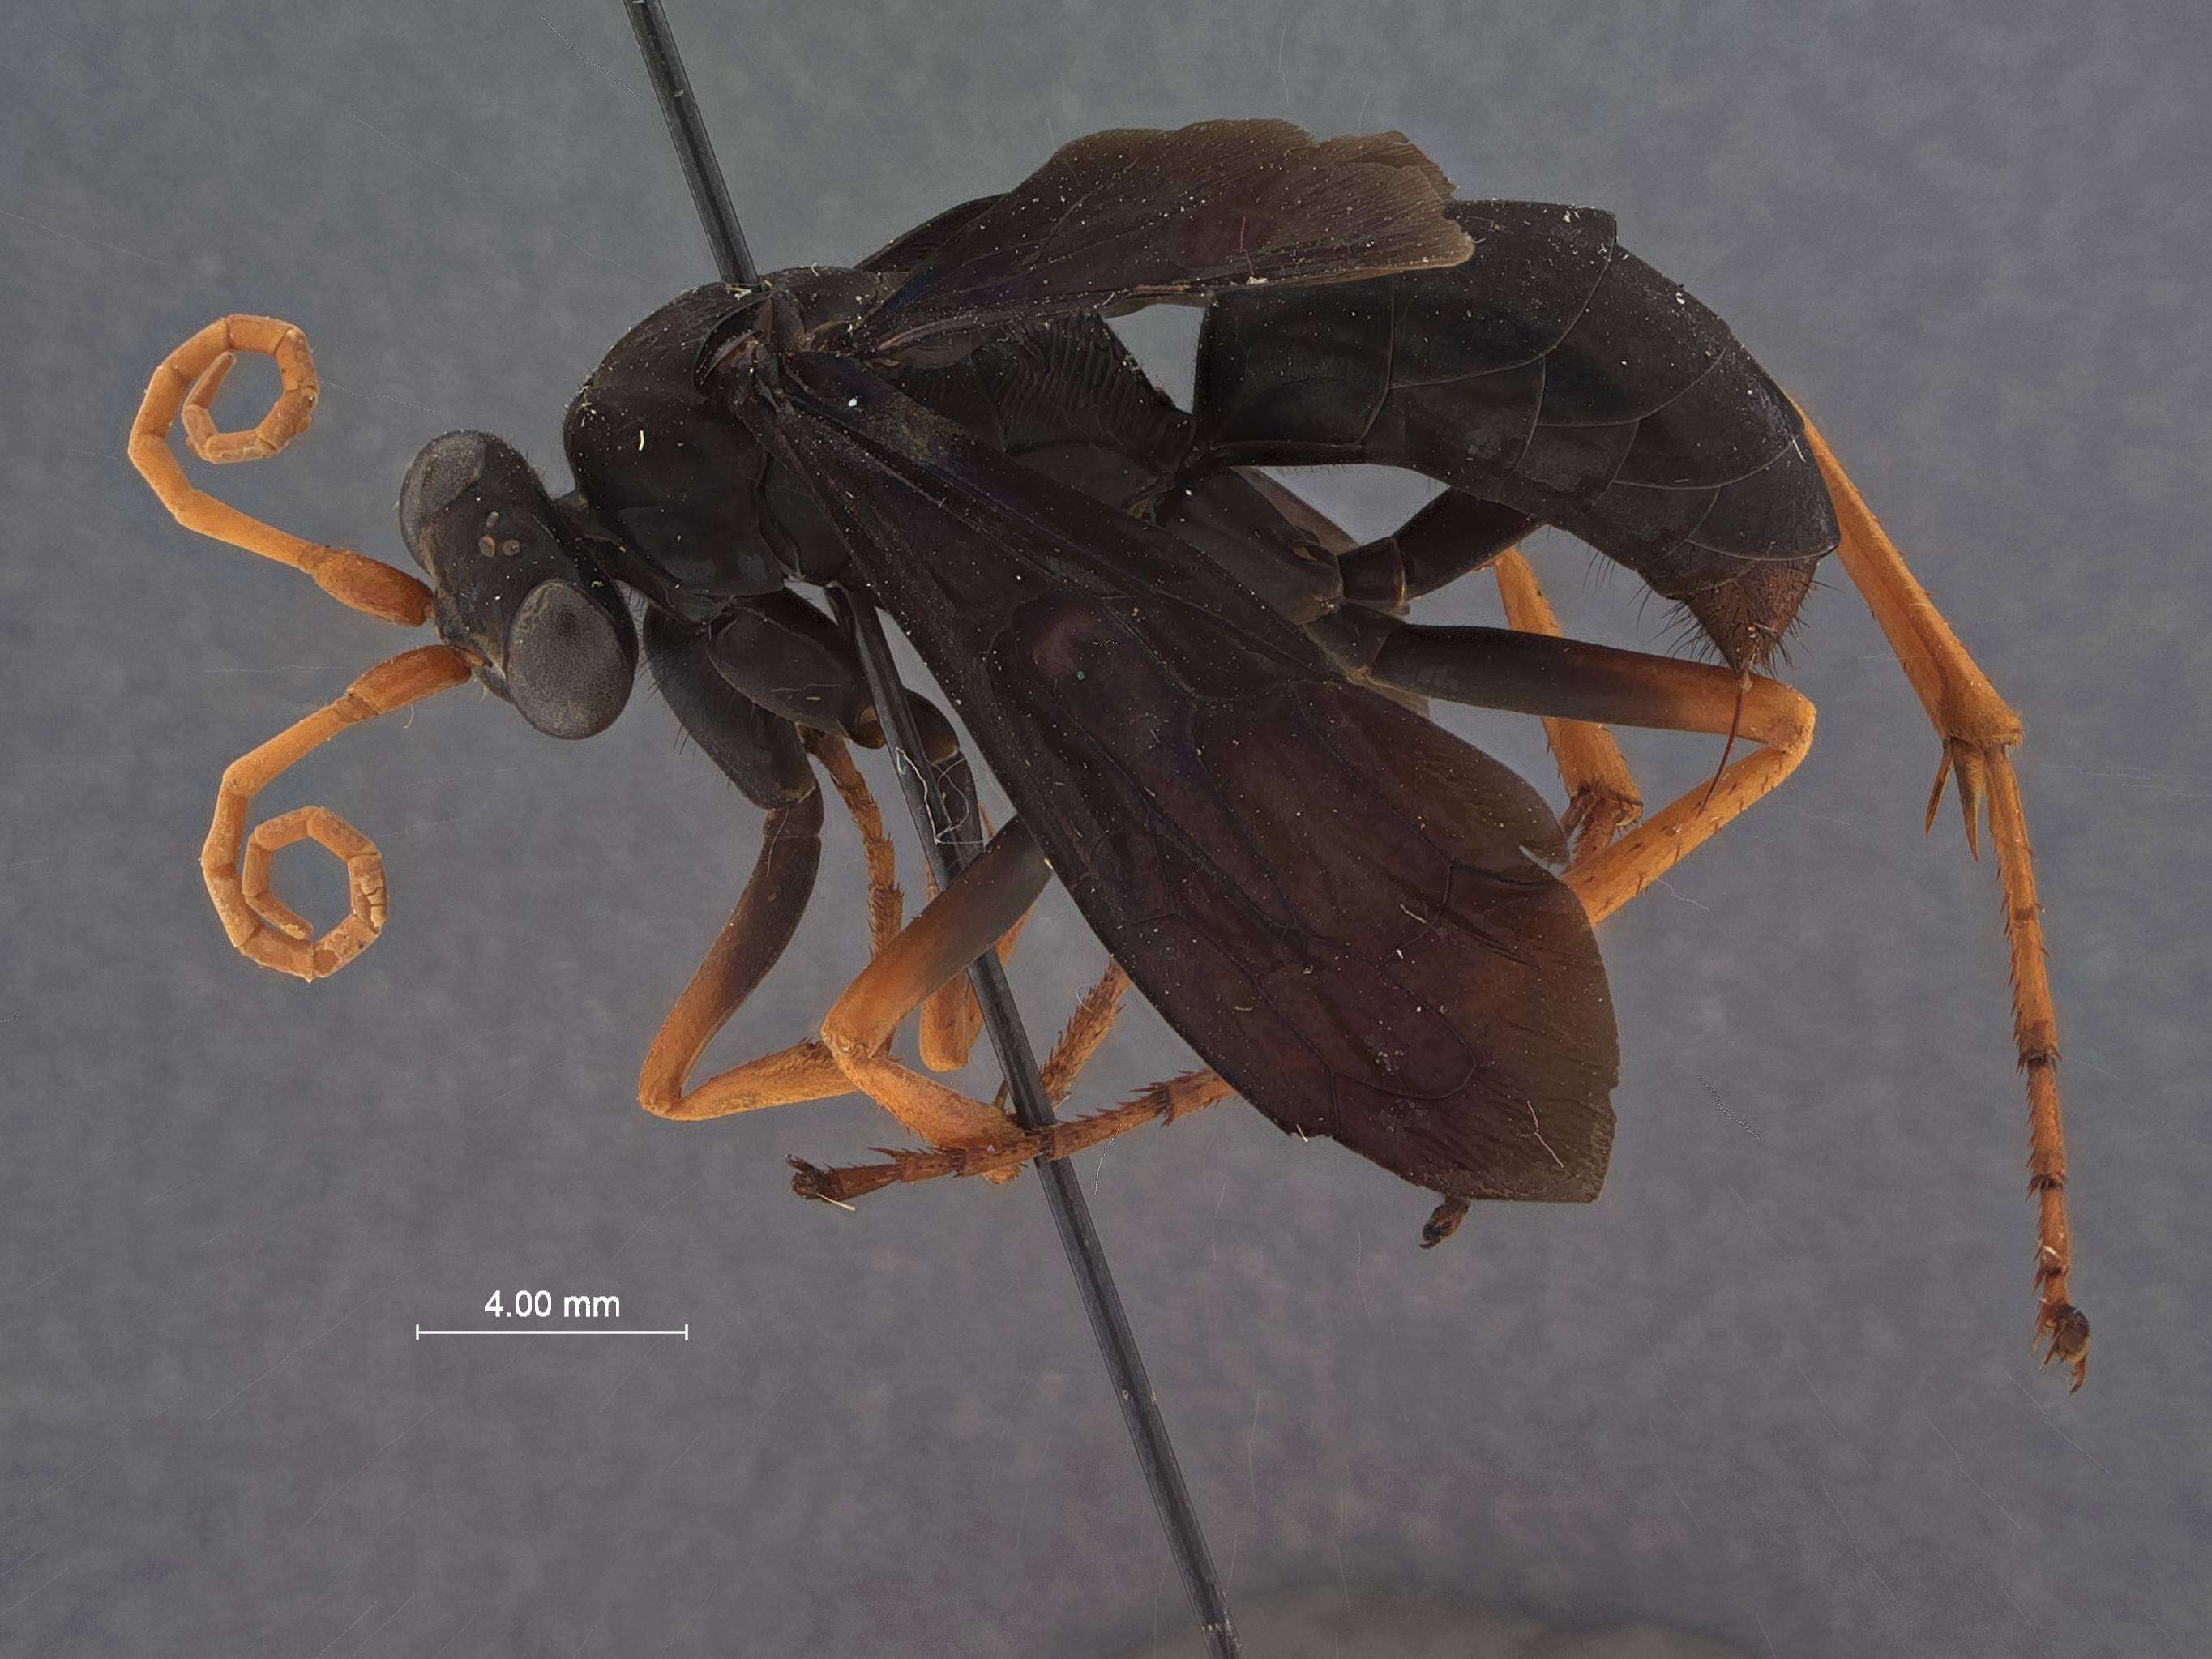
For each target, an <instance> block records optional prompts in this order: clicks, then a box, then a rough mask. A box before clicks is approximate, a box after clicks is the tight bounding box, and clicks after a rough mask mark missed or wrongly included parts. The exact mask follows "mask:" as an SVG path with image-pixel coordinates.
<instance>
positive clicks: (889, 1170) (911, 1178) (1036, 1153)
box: [790, 1072, 1235, 1204]
mask: <svg viewBox="0 0 2212 1659" xmlns="http://www.w3.org/2000/svg"><path fill="white" fill-rule="evenodd" d="M1234 1092H1235V1091H1233V1090H1232V1089H1231V1088H1230V1086H1229V1085H1227V1084H1226V1083H1225V1082H1223V1081H1222V1080H1221V1079H1220V1078H1219V1077H1218V1076H1217V1075H1216V1074H1215V1073H1212V1072H1186V1073H1183V1074H1182V1076H1181V1077H1176V1078H1170V1079H1167V1080H1166V1081H1164V1082H1161V1083H1155V1084H1152V1085H1148V1086H1147V1087H1146V1089H1144V1090H1143V1091H1141V1092H1140V1093H1139V1094H1138V1095H1136V1096H1135V1097H1133V1098H1132V1099H1130V1100H1129V1101H1127V1102H1126V1103H1124V1104H1122V1105H1120V1106H1114V1107H1109V1108H1108V1109H1106V1110H1104V1111H1103V1112H1093V1113H1092V1114H1091V1115H1090V1116H1088V1117H1079V1118H1073V1119H1071V1120H1070V1121H1067V1122H1066V1123H1055V1124H1053V1125H1052V1126H1051V1127H1048V1128H1043V1129H1031V1130H1028V1131H1025V1132H1024V1131H1019V1130H1012V1131H1010V1133H1008V1134H1006V1136H1005V1137H1004V1138H1002V1139H1000V1140H999V1141H998V1142H996V1143H995V1144H993V1145H988V1146H940V1147H938V1148H936V1149H934V1150H933V1151H929V1152H900V1151H895V1150H893V1149H891V1148H889V1147H878V1148H877V1150H878V1152H882V1153H883V1154H884V1158H887V1159H888V1160H889V1162H887V1163H883V1164H848V1165H847V1166H845V1167H844V1168H842V1169H836V1170H817V1169H816V1168H815V1167H814V1165H812V1164H808V1163H805V1161H803V1160H802V1159H799V1158H793V1159H791V1160H790V1163H791V1167H792V1170H793V1176H792V1178H791V1187H792V1190H793V1192H795V1193H797V1194H799V1196H800V1197H801V1198H818V1199H823V1200H827V1201H829V1202H831V1203H837V1204H842V1203H847V1202H849V1201H850V1200H854V1199H856V1198H861V1197H865V1196H866V1194H869V1193H872V1192H876V1191H878V1190H879V1189H881V1188H885V1187H890V1186H894V1185H896V1184H899V1183H901V1182H916V1181H933V1180H936V1179H937V1178H938V1177H939V1176H976V1175H979V1176H994V1177H997V1178H1000V1179H1004V1178H1005V1177H1006V1176H1011V1175H1012V1174H1013V1173H1014V1172H1015V1171H1016V1170H1019V1169H1020V1168H1021V1166H1022V1165H1023V1164H1026V1163H1028V1162H1030V1160H1031V1159H1032V1158H1054V1159H1057V1158H1073V1157H1074V1156H1075V1154H1076V1153H1078V1152H1088V1151H1089V1150H1090V1149H1091V1147H1093V1146H1102V1145H1103V1144H1104V1143H1105V1142H1107V1141H1109V1140H1111V1139H1114V1138H1115V1136H1116V1135H1123V1134H1127V1133H1128V1132H1129V1131H1130V1130H1132V1129H1135V1128H1140V1127H1143V1126H1144V1125H1146V1124H1147V1123H1151V1122H1153V1121H1156V1120H1157V1121H1161V1122H1165V1123H1173V1122H1174V1121H1176V1119H1177V1118H1183V1117H1188V1116H1189V1115H1191V1114H1192V1113H1193V1112H1196V1111H1200V1110H1203V1109H1205V1108H1206V1107H1208V1106H1211V1105H1212V1104H1213V1103H1215V1102H1217V1101H1222V1100H1226V1099H1228V1098H1229V1097H1231V1095H1232V1094H1233V1093H1234Z"/></svg>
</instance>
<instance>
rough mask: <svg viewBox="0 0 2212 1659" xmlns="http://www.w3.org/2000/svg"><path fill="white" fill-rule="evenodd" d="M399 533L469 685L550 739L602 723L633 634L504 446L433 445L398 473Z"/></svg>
mask: <svg viewBox="0 0 2212 1659" xmlns="http://www.w3.org/2000/svg"><path fill="white" fill-rule="evenodd" d="M399 528H400V533H401V534H402V536H404V538H405V539H406V542H407V550H408V551H409V552H410V554H412V555H413V556H414V559H415V562H416V564H417V565H419V566H421V567H422V573H423V574H425V575H427V576H428V577H429V579H430V581H431V585H432V586H434V587H435V589H436V592H437V613H436V614H437V623H438V632H439V635H440V636H441V637H442V638H443V639H444V640H445V641H446V643H447V644H448V645H450V646H452V647H453V648H454V649H456V650H457V651H459V652H461V653H463V654H464V655H465V656H466V657H467V658H468V659H470V661H471V663H472V664H473V665H475V668H476V673H477V678H478V679H480V680H482V681H483V684H485V685H487V686H489V688H490V689H491V690H494V691H495V692H497V693H498V694H499V695H500V696H502V697H505V698H506V699H507V701H508V702H511V703H513V705H514V706H515V708H517V709H519V710H520V711H521V714H522V717H523V718H524V719H525V720H528V721H529V722H530V723H531V725H532V726H536V727H537V728H538V730H539V731H540V732H544V733H546V734H547V735H548V736H549V737H556V738H588V737H590V736H592V734H593V733H595V732H602V731H605V729H606V727H607V726H610V725H611V724H612V723H613V721H614V719H615V717H616V716H617V714H621V713H622V710H623V704H624V703H625V702H628V701H629V689H630V685H631V683H632V681H633V680H634V679H635V677H636V671H637V630H636V629H635V626H634V625H633V624H632V623H631V621H630V617H629V610H628V608H627V607H626V606H625V605H624V604H623V597H622V592H621V590H620V589H618V588H617V586H615V584H614V581H613V580H612V579H611V577H610V576H609V575H608V574H607V573H606V572H605V571H604V570H602V569H601V568H599V565H598V563H597V562H595V561H593V560H592V558H591V557H590V556H588V555H586V553H585V552H584V551H583V550H582V548H581V546H580V544H579V543H578V541H577V539H576V538H574V536H573V535H571V534H570V533H569V532H568V529H567V527H566V526H564V525H563V523H562V520H561V517H560V514H559V513H558V511H557V510H556V508H555V507H554V505H553V503H552V501H551V500H550V498H549V497H548V496H547V495H546V493H545V486H544V483H541V482H540V481H539V479H538V474H537V472H536V471H534V470H533V469H532V466H531V465H530V463H529V462H528V461H526V460H525V459H523V457H522V455H521V453H520V452H519V451H517V450H516V449H515V448H514V447H513V445H512V444H509V443H507V442H506V441H503V440H501V439H499V438H495V437H493V436H492V435H490V434H489V433H483V432H448V433H447V434H446V435H444V436H442V437H438V438H434V439H432V440H431V441H429V442H428V444H425V445H424V446H423V447H422V453H420V454H418V455H417V456H416V458H415V464H414V465H412V466H410V467H409V468H408V470H407V481H406V483H405V484H404V486H403V487H402V488H401V490H400V493H399Z"/></svg>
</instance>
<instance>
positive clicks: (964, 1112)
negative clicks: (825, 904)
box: [822, 819, 1052, 1146]
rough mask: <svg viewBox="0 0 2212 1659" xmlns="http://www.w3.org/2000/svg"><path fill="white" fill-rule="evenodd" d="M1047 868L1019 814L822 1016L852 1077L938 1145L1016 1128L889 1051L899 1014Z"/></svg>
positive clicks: (1015, 909)
mask: <svg viewBox="0 0 2212 1659" xmlns="http://www.w3.org/2000/svg"><path fill="white" fill-rule="evenodd" d="M1051 874H1052V872H1051V871H1050V870H1049V868H1048V866H1046V864H1045V861H1044V854H1043V853H1042V850H1041V849H1040V848H1038V847H1037V845H1036V842H1035V841H1034V840H1033V839H1032V838H1031V837H1030V834H1029V831H1028V830H1027V829H1026V828H1024V826H1023V824H1022V823H1021V822H1020V821H1019V820H1018V819H1017V820H1016V821H1014V822H1013V823H1009V824H1008V825H1007V826H1006V828H1005V829H1001V830H1000V831H999V833H998V834H997V835H996V836H993V837H992V839H991V842H990V844H989V845H988V846H987V847H986V848H984V849H983V853H982V854H981V857H979V858H977V859H976V860H975V862H974V863H973V864H971V865H969V866H968V867H967V868H966V869H965V870H963V872H961V873H960V875H959V876H958V878H956V879H955V880H954V881H953V883H952V884H951V886H949V887H947V888H946V889H945V891H944V892H942V893H940V894H939V895H938V896H937V897H936V898H934V899H933V900H931V901H930V902H929V904H928V905H927V907H926V908H924V909H923V910H922V912H921V915H918V916H916V917H915V919H914V921H912V922H911V923H910V924H908V927H907V928H906V929H905V931H904V932H902V933H900V934H899V936H898V937H897V938H896V939H893V940H892V941H891V942H890V945H887V946H886V947H885V948H884V950H883V951H882V952H881V953H880V954H878V956H877V957H876V958H875V960H874V961H872V962H871V963H869V964H868V966H867V967H866V969H863V970H862V971H861V973H860V976H859V977H858V978H857V979H855V980H854V981H853V982H852V984H851V985H850V986H848V987H846V990H845V994H843V995H842V996H841V997H839V998H838V999H837V1001H836V1006H833V1007H832V1008H831V1009H830V1010H829V1014H828V1015H827V1017H825V1018H823V1022H822V1039H823V1042H824V1043H825V1044H826V1045H827V1046H828V1048H829V1053H830V1054H831V1055H832V1056H833V1057H834V1058H835V1059H836V1063H837V1065H838V1066H839V1067H840V1069H842V1071H843V1072H844V1073H845V1074H846V1076H847V1077H848V1078H850V1079H852V1082H853V1084H854V1086H855V1087H857V1088H859V1089H860V1090H861V1091H863V1092H865V1093H866V1094H867V1095H868V1096H869V1097H870V1098H872V1099H873V1100H874V1101H875V1102H876V1103H878V1105H880V1106H882V1107H883V1108H884V1109H885V1110H886V1111H888V1112H890V1114H891V1115H892V1116H894V1117H896V1118H897V1119H898V1120H899V1121H900V1122H901V1123H902V1124H904V1125H905V1126H906V1127H907V1128H908V1131H910V1132H911V1133H915V1134H917V1135H920V1136H921V1138H922V1139H925V1140H927V1141H928V1142H929V1143H930V1144H931V1145H933V1146H996V1145H999V1144H1000V1143H1001V1142H1003V1141H1005V1140H1006V1139H1008V1138H1009V1137H1010V1136H1012V1135H1014V1134H1017V1133H1018V1130H1016V1129H1015V1128H1014V1127H1013V1124H1012V1120H1011V1119H1009V1118H1008V1117H1007V1116H1006V1114H1005V1113H1004V1112H1001V1111H999V1110H996V1109H994V1108H993V1107H991V1106H989V1105H987V1104H986V1103H983V1102H982V1101H980V1100H976V1099H975V1098H973V1097H970V1096H968V1095H964V1094H963V1093H961V1092H960V1091H958V1090H957V1089H951V1088H948V1087H947V1086H945V1085H944V1084H941V1083H938V1082H936V1081H934V1080H933V1079H930V1078H927V1077H924V1076H923V1075H922V1074H921V1073H919V1072H916V1071H914V1070H913V1069H911V1068H910V1067H908V1066H904V1065H902V1064H901V1063H900V1062H899V1061H897V1060H894V1059H893V1058H892V1057H891V1055H890V1038H891V1034H892V1032H893V1031H895V1030H896V1029H897V1028H898V1024H899V1022H900V1021H901V1020H902V1019H904V1018H906V1016H907V1015H908V1013H909V1012H912V1011H913V1010H914V1009H915V1007H917V1006H919V1005H920V1004H921V1002H922V1001H923V1000H925V999H926V998H927V996H928V995H929V994H930V993H931V992H932V991H934V990H935V989H936V988H937V987H939V986H940V985H942V984H944V983H945V981H947V980H949V979H951V977H952V976H953V975H956V974H958V973H960V972H962V971H963V970H964V969H966V968H967V966H968V964H969V963H971V962H973V961H974V960H975V958H976V957H979V956H981V954H982V953H983V952H984V951H987V950H989V949H991V948H992V946H993V945H994V943H995V942H996V941H997V940H998V939H1000V936H1001V935H1003V934H1004V933H1006V931H1007V930H1008V929H1009V928H1010V927H1012V926H1013V925H1014V924H1015V923H1016V922H1017V921H1019V920H1020V919H1021V917H1022V915H1023V913H1024V911H1026V910H1027V909H1028V908H1030V904H1031V903H1033V902H1035V901H1036V896H1037V895H1038V894H1039V893H1041V892H1042V891H1043V890H1044V886H1045V884H1046V883H1047V882H1048V881H1049V880H1050V879H1051Z"/></svg>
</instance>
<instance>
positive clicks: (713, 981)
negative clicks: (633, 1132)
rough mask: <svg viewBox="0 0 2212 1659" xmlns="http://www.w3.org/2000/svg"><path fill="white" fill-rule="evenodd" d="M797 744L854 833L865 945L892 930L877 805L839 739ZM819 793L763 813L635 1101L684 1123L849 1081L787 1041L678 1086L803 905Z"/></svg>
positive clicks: (897, 908)
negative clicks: (732, 895) (743, 878)
mask: <svg viewBox="0 0 2212 1659" xmlns="http://www.w3.org/2000/svg"><path fill="white" fill-rule="evenodd" d="M807 746H808V748H809V749H810V750H811V751H812V753H813V755H814V757H815V758H816V759H817V760H818V761H820V762H821V763H822V768H823V770H824V771H825V772H827V773H828V774H829V780H830V781H831V783H832V784H834V785H835V786H836V790H837V794H838V798H839V799H841V800H842V802H843V803H844V806H845V811H846V814H847V816H848V817H850V818H851V819H852V821H853V828H854V829H855V830H856V831H858V832H859V835H860V850H861V856H862V858H863V859H864V860H865V861H866V866H867V872H868V953H869V956H870V957H871V958H873V957H876V956H878V955H880V954H881V953H882V951H883V950H884V947H885V946H887V945H890V942H891V941H892V940H893V939H896V938H897V937H898V932H899V926H900V920H901V915H900V913H901V908H902V904H901V899H900V894H899V886H898V868H897V863H896V854H894V853H893V852H892V849H891V843H890V840H889V838H888V837H886V836H884V819H883V814H882V812H881V811H879V810H878V808H877V805H876V799H875V797H874V796H873V795H872V794H871V793H869V790H868V786H867V782H866V780H865V779H863V778H862V777H861V775H860V770H859V769H858V768H856V767H855V766H854V764H853V759H852V756H851V754H850V753H849V752H848V750H847V749H846V747H845V744H844V743H843V742H842V740H841V739H840V738H836V737H832V736H830V735H829V734H827V733H820V732H817V733H812V734H810V735H809V737H808V738H807ZM821 832H822V798H821V796H820V795H819V794H815V795H810V796H809V797H808V798H807V799H805V800H804V801H801V802H799V803H798V804H797V805H792V806H787V807H784V808H782V809H781V810H780V811H774V812H771V813H769V817H768V822H767V823H765V824H763V826H762V829H761V851H760V856H759V858H758V860H757V861H756V862H755V864H754V866H753V873H752V877H751V878H750V880H748V881H747V882H746V884H745V889H744V892H743V893H742V894H741V895H740V896H738V903H737V908H735V909H734V910H732V912H731V913H730V919H729V921H726V922H725V923H724V924H723V926H722V931H721V932H720V933H719V934H717V935H716V936H715V939H714V944H713V945H712V946H711V947H709V949H708V952H707V956H706V959H705V960H704V961H703V962H702V963H700V964H699V969H698V971H697V972H696V973H695V974H693V975H692V976H691V982H690V984H688V985H686V986H685V987H684V993H683V994H682V995H681V996H679V997H678V998H677V1000H676V1006H674V1007H673V1008H671V1009H670V1010H669V1012H668V1018H666V1019H665V1021H663V1022H662V1024H661V1027H660V1030H659V1035H657V1036H655V1037H654V1038H653V1046H652V1047H651V1048H649V1049H647V1051H646V1056H645V1063H644V1066H642V1067H641V1069H640V1071H639V1073H638V1079H637V1099H638V1104H639V1105H641V1106H642V1107H644V1108H645V1109H646V1110H647V1111H648V1112H651V1113H653V1115H655V1116H656V1117H665V1118H674V1119H678V1120H680V1121H685V1122H696V1121H700V1120H702V1119H705V1118H712V1117H725V1116H727V1115H730V1114H732V1113H733V1112H750V1111H757V1110H759V1109H762V1108H763V1107H767V1106H785V1105H792V1104H795V1103H798V1102H800V1101H806V1100H824V1099H828V1098H829V1097H832V1096H836V1095H842V1094H848V1093H850V1092H851V1091H852V1087H853V1085H852V1083H851V1080H850V1079H848V1078H847V1077H846V1075H845V1073H843V1072H842V1071H841V1070H839V1069H838V1066H837V1062H836V1060H832V1059H831V1058H830V1056H829V1050H828V1049H827V1048H823V1046H822V1044H821V1042H819V1041H816V1040H811V1039H810V1040H808V1041H806V1042H794V1043H793V1044H791V1045H790V1046H789V1047H787V1048H779V1049H777V1050H776V1051H775V1053H773V1054H763V1055H760V1056H759V1057H757V1059H753V1060H747V1061H745V1062H744V1064H743V1065H739V1066H732V1067H730V1068H729V1069H728V1070H726V1071H723V1072H719V1073H715V1075H714V1076H713V1077H711V1078H709V1079H707V1080H706V1081H705V1082H704V1083H702V1084H700V1085H698V1086H697V1087H696V1088H693V1089H687V1088H685V1086H684V1079H686V1078H688V1077H689V1076H690V1073H691V1068H692V1067H693V1066H696V1065H697V1064H698V1063H699V1056H700V1055H701V1054H703V1053H705V1052H706V1048H707V1045H708V1043H709V1042H713V1041H714V1036H715V1034H716V1033H717V1032H719V1031H720V1030H721V1029H722V1028H723V1027H724V1026H725V1025H726V1024H729V1022H730V1018H731V1017H732V1015H734V1014H735V1013H736V1012H737V1011H738V1008H739V1007H740V1006H742V1005H743V1004H744V1000H745V999H746V998H747V997H749V996H750V995H751V994H753V991H754V989H755V988H756V987H757V986H758V985H759V984H760V982H761V981H762V980H763V979H764V978H766V977H767V975H768V972H769V969H771V968H773V967H775V963H776V962H777V960H778V958H780V957H781V956H782V954H783V951H784V947H785V946H786V945H788V944H789V943H790V942H791V936H792V933H793V931H794V930H795V929H796V928H797V927H798V926H799V917H800V916H801V915H803V914H804V913H805V908H806V902H807V900H808V899H809V898H810V897H811V896H812V893H813V890H814V877H815V872H816V869H817V866H818V865H819V863H820V860H821V851H822V842H821Z"/></svg>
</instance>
